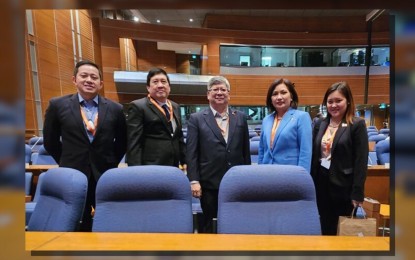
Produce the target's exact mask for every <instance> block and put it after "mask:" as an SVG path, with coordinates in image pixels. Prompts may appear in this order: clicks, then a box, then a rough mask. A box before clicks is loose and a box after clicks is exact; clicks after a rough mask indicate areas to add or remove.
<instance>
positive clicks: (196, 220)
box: [192, 197, 203, 233]
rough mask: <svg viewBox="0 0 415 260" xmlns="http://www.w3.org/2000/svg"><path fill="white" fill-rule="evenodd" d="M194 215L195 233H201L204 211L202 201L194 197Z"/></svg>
mask: <svg viewBox="0 0 415 260" xmlns="http://www.w3.org/2000/svg"><path fill="white" fill-rule="evenodd" d="M192 213H193V232H194V233H198V231H199V217H201V216H202V214H203V210H202V206H201V205H200V199H198V198H195V197H192Z"/></svg>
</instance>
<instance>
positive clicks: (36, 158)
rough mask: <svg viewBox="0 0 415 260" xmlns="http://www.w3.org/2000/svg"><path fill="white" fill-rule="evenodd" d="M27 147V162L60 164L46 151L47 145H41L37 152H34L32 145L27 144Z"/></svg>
mask: <svg viewBox="0 0 415 260" xmlns="http://www.w3.org/2000/svg"><path fill="white" fill-rule="evenodd" d="M25 146H26V149H25V163H29V164H34V165H56V164H58V163H57V162H56V161H55V159H53V157H52V156H51V155H50V154H49V153H48V152H47V151H46V149H45V147H44V146H43V144H42V145H39V147H38V148H37V151H36V152H33V149H32V148H31V147H30V145H28V144H26V145H25Z"/></svg>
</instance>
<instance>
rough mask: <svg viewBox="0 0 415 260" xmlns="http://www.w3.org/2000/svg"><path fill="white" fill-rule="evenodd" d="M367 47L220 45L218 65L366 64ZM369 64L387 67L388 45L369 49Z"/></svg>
mask: <svg viewBox="0 0 415 260" xmlns="http://www.w3.org/2000/svg"><path fill="white" fill-rule="evenodd" d="M365 55H366V47H364V46H353V47H318V48H317V47H291V48H286V47H276V46H242V45H221V46H220V65H221V66H229V67H235V66H236V67H238V66H248V67H341V66H365ZM371 65H372V66H389V47H388V46H376V47H373V48H372V49H371Z"/></svg>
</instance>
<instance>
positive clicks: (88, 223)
mask: <svg viewBox="0 0 415 260" xmlns="http://www.w3.org/2000/svg"><path fill="white" fill-rule="evenodd" d="M96 187H97V181H96V180H95V177H94V176H93V174H90V176H89V178H88V193H87V195H86V202H85V208H84V214H83V215H82V223H81V225H80V231H82V232H88V231H92V220H93V219H92V215H91V210H92V207H94V209H95V190H96Z"/></svg>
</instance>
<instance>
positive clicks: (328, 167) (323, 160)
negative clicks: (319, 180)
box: [321, 158, 331, 170]
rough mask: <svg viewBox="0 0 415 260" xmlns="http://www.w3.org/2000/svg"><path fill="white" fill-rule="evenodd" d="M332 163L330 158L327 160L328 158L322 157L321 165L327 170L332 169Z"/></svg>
mask: <svg viewBox="0 0 415 260" xmlns="http://www.w3.org/2000/svg"><path fill="white" fill-rule="evenodd" d="M330 163H331V161H330V160H327V158H323V159H321V166H323V167H324V168H326V169H327V170H329V169H330Z"/></svg>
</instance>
